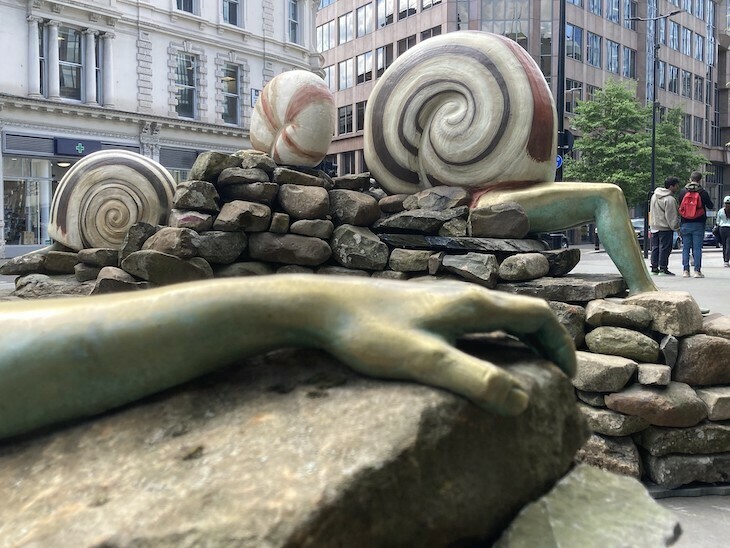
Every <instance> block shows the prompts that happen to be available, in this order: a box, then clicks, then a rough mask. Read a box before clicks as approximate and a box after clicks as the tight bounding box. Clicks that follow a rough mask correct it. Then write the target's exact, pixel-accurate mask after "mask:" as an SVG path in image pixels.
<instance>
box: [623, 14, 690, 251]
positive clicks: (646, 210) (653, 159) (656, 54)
mask: <svg viewBox="0 0 730 548" xmlns="http://www.w3.org/2000/svg"><path fill="white" fill-rule="evenodd" d="M681 11H682V10H674V11H671V12H669V13H667V14H666V15H657V16H656V17H627V20H628V21H646V22H647V24H648V23H649V22H652V23H653V25H654V55H653V65H654V66H653V67H652V75H653V76H652V85H651V89H652V91H651V94H652V98H651V99H652V101H651V183H650V190H649V194H648V195H647V199H646V204H645V205H644V258H645V259H646V258H647V257H648V256H649V201H650V200H651V196H652V194H654V189H655V188H656V118H657V107H658V106H659V101H658V99H657V73H658V69H659V33H658V32H657V21H659V20H660V19H668V18H670V17H672V16H673V15H677V14H678V13H680V12H681Z"/></svg>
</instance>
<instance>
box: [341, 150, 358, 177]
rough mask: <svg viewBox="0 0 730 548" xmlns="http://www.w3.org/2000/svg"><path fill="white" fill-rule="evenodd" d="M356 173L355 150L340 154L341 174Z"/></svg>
mask: <svg viewBox="0 0 730 548" xmlns="http://www.w3.org/2000/svg"><path fill="white" fill-rule="evenodd" d="M350 173H355V151H354V150H351V151H350V152H343V153H342V154H340V175H348V174H350Z"/></svg>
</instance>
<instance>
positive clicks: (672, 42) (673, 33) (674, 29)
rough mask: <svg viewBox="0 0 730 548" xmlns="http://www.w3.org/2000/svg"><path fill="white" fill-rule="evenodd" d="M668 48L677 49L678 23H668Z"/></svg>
mask: <svg viewBox="0 0 730 548" xmlns="http://www.w3.org/2000/svg"><path fill="white" fill-rule="evenodd" d="M669 47H670V48H672V49H676V50H678V49H679V23H675V22H674V21H669Z"/></svg>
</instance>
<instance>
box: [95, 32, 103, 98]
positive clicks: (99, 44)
mask: <svg viewBox="0 0 730 548" xmlns="http://www.w3.org/2000/svg"><path fill="white" fill-rule="evenodd" d="M103 43H104V41H103V40H101V39H100V38H99V35H98V34H97V35H96V36H94V44H95V46H96V51H95V52H94V55H95V61H96V102H97V103H99V104H100V105H103V104H104V80H103V75H102V71H101V66H102V64H103V59H104V51H103V49H102V48H103V47H104V46H103Z"/></svg>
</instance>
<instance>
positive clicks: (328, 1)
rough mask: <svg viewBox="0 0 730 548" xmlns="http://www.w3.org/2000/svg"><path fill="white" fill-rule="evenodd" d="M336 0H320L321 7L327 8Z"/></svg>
mask: <svg viewBox="0 0 730 548" xmlns="http://www.w3.org/2000/svg"><path fill="white" fill-rule="evenodd" d="M334 3H335V0H319V9H322V8H326V7H327V6H329V5H330V4H334Z"/></svg>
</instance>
